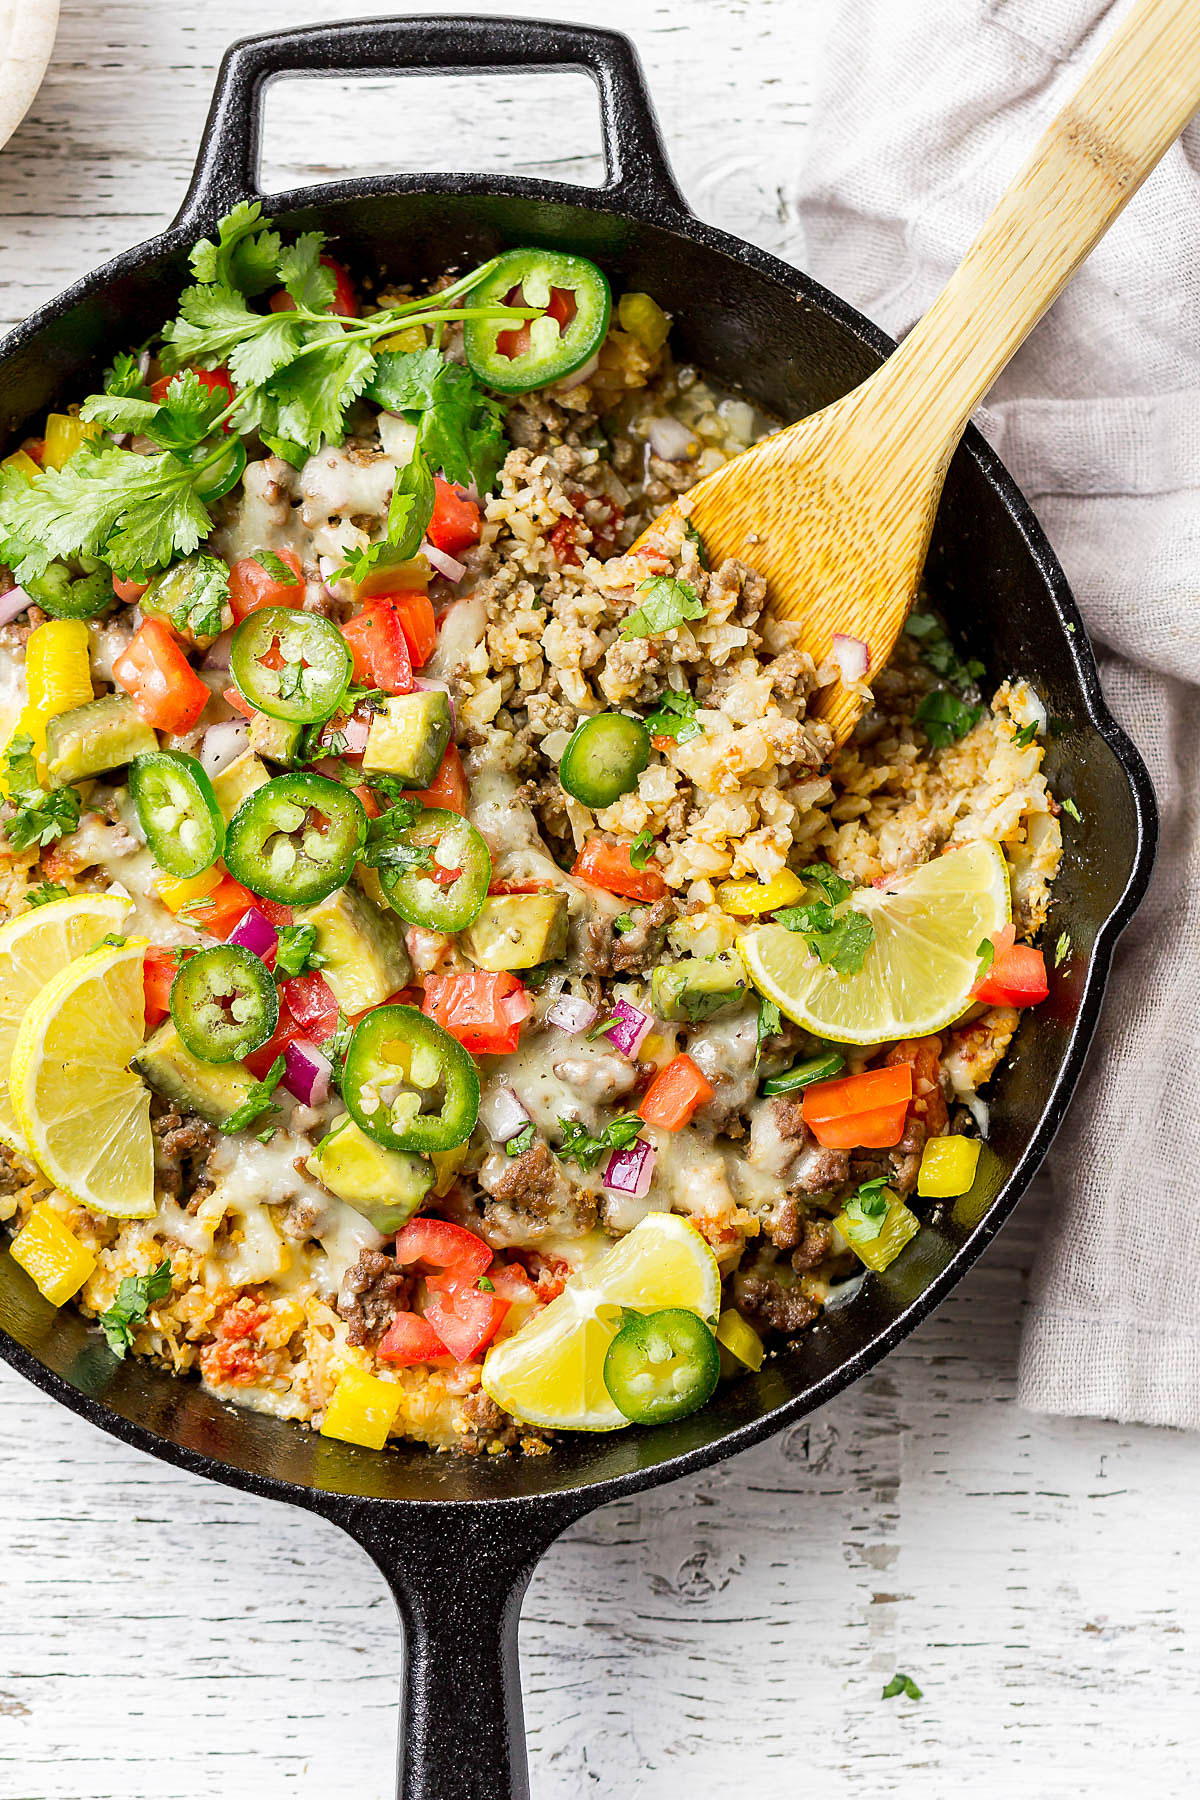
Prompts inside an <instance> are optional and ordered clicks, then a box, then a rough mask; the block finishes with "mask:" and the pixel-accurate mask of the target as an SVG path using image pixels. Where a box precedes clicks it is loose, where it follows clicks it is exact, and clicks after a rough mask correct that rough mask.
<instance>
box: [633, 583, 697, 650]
mask: <svg viewBox="0 0 1200 1800" xmlns="http://www.w3.org/2000/svg"><path fill="white" fill-rule="evenodd" d="M637 592H638V593H639V594H644V595H645V599H644V600H643V601H642V603H641V605H640V606H639V607H636V608H635V609H634V611H633V612H631V613H626V615H625V617H624V618H623V619H622V620H621V626H620V632H621V636H622V637H623V638H644V637H658V636H659V635H660V634H661V633H662V632H664V631H673V630H674V629H675V627H676V626H677V625H682V624H684V623H685V622H686V621H687V620H688V619H703V618H704V617H706V615H707V612H708V608H707V607H706V606H705V604H704V602H703V600H701V598H700V596H699V594H698V593H697V592H696V590H695V588H694V587H693V586H692V584H691V582H690V581H679V580H677V579H676V577H675V576H673V575H650V576H648V577H647V578H646V580H645V581H643V582H640V583H639V584H638V589H637Z"/></svg>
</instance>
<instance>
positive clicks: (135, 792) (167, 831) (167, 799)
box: [129, 750, 225, 881]
mask: <svg viewBox="0 0 1200 1800" xmlns="http://www.w3.org/2000/svg"><path fill="white" fill-rule="evenodd" d="M129 792H130V794H131V795H132V797H133V804H134V806H135V807H136V808H137V816H138V822H139V823H140V825H141V827H142V830H143V831H144V832H145V834H146V842H147V844H148V845H149V847H150V854H151V856H153V858H154V860H155V862H156V863H157V864H158V866H159V868H160V869H165V870H166V871H167V874H168V875H175V876H178V878H179V879H180V880H181V881H187V880H189V879H190V878H191V877H192V876H193V875H201V874H203V872H204V870H205V869H211V868H212V866H213V864H214V863H215V862H216V860H217V858H218V856H220V854H221V852H222V850H223V849H224V848H225V820H224V817H223V815H222V813H221V808H220V806H219V804H218V802H217V796H216V794H215V793H214V792H213V784H212V782H211V781H210V780H209V779H208V776H207V775H206V774H205V772H204V770H203V769H202V768H201V766H200V764H199V763H198V762H197V761H196V758H195V757H194V756H186V755H185V754H184V752H183V751H182V750H147V751H145V752H144V753H143V754H142V755H141V756H135V757H134V759H133V761H132V763H131V764H130V765H129Z"/></svg>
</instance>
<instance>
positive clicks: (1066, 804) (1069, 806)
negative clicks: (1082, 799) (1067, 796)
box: [1062, 800, 1083, 825]
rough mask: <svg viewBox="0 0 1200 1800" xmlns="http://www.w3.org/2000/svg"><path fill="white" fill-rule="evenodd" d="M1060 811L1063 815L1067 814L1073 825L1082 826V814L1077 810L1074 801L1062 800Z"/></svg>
mask: <svg viewBox="0 0 1200 1800" xmlns="http://www.w3.org/2000/svg"><path fill="white" fill-rule="evenodd" d="M1062 809H1063V811H1064V812H1065V813H1067V814H1069V815H1070V817H1071V818H1072V819H1074V820H1075V823H1076V824H1077V825H1082V824H1083V814H1082V813H1081V812H1080V810H1079V808H1078V807H1077V806H1076V804H1075V802H1074V800H1064V801H1063V803H1062Z"/></svg>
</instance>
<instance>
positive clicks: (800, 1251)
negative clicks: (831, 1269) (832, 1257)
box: [792, 1219, 833, 1275]
mask: <svg viewBox="0 0 1200 1800" xmlns="http://www.w3.org/2000/svg"><path fill="white" fill-rule="evenodd" d="M832 1249H833V1229H832V1227H831V1226H830V1225H828V1224H827V1223H826V1222H825V1220H824V1219H805V1221H804V1228H803V1232H802V1235H801V1238H800V1242H799V1244H798V1245H797V1246H796V1248H795V1249H794V1250H793V1251H792V1267H793V1269H795V1271H796V1273H797V1275H804V1274H806V1273H807V1272H808V1270H809V1269H816V1268H818V1267H819V1266H820V1265H821V1263H823V1262H824V1261H825V1258H826V1257H827V1256H828V1255H829V1253H830V1251H831V1250H832Z"/></svg>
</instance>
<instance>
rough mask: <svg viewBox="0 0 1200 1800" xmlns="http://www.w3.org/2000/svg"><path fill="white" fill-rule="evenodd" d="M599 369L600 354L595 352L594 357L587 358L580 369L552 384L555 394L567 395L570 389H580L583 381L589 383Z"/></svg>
mask: <svg viewBox="0 0 1200 1800" xmlns="http://www.w3.org/2000/svg"><path fill="white" fill-rule="evenodd" d="M599 367H600V352H599V351H598V350H597V352H596V354H595V355H594V356H589V357H588V359H587V361H586V362H585V363H584V365H583V367H582V368H581V369H576V371H575V373H574V374H573V375H564V376H563V378H562V380H561V381H556V382H555V383H554V391H555V393H556V394H569V393H570V391H571V389H572V388H577V387H582V386H583V384H584V382H585V381H590V380H591V379H592V376H593V375H594V374H595V373H596V370H597V369H598V368H599Z"/></svg>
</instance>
